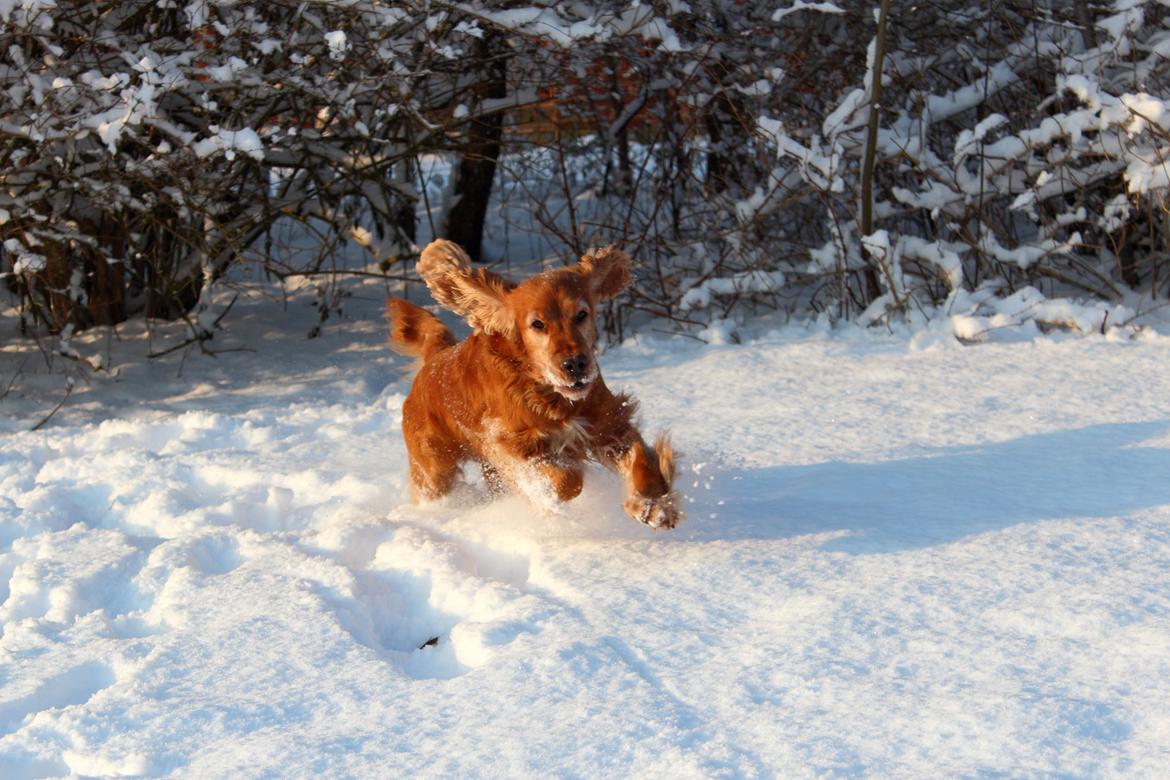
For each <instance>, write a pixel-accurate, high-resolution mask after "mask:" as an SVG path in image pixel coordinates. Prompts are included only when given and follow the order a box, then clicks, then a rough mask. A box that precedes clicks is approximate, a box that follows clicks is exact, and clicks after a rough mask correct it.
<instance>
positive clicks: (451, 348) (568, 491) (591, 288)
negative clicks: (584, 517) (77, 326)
mask: <svg viewBox="0 0 1170 780" xmlns="http://www.w3.org/2000/svg"><path fill="white" fill-rule="evenodd" d="M418 269H419V274H420V275H421V276H422V278H423V280H424V281H425V282H426V283H427V286H428V287H429V288H430V290H431V294H432V295H434V297H435V300H437V301H438V302H439V303H440V304H442V305H444V306H446V307H447V308H449V309H451V310H452V311H454V312H456V313H457V314H460V315H461V316H463V317H465V318H466V319H467V321H468V322H469V323H470V324H471V325H472V327H473V331H472V333H471V335H470V336H468V337H467V339H465V340H464V341H462V342H458V343H457V342H456V341H455V338H454V337H453V336H452V334H451V332H450V331H449V330H447V328H446V327H445V326H444V325H443V324H442V323H441V322H440V321H439V319H438V318H437V317H435V316H434V315H433V314H431V313H429V312H427V311H425V310H423V309H421V308H419V307H418V306H415V305H414V304H411V303H408V302H407V301H404V300H401V299H398V298H391V299H390V300H389V301H388V302H387V315H388V317H389V320H390V336H391V346H392V347H393V348H394V349H395V350H397V351H398V352H401V353H403V354H406V355H411V356H413V357H416V358H419V359H420V360H421V361H422V365H421V367H420V368H419V372H418V374H417V376H416V377H415V380H414V385H413V387H412V388H411V391H410V395H409V396H408V397H407V399H406V402H405V403H404V404H403V407H402V430H403V436H404V438H405V439H406V449H407V453H408V455H409V457H410V476H411V483H412V486H413V488H414V495H415V497H416V499H417V498H438V497H439V496H442V495H445V494H446V493H447V492H448V491H449V490H450V489H451V486H452V484H453V483H454V480H455V477H456V475H457V474H458V472H459V467H460V464H461V463H463V462H464V461H469V460H470V461H477V462H479V463H480V465H481V466H482V467H483V469H484V474H485V477H486V478H487V481H488V484H489V486H490V487H492V488H493V489H499V488H502V487H503V486H505V485H511V486H513V487H519V486H522V483H523V482H524V480H526V479H529V478H530V475H531V474H533V473H535V474H537V475H539V479H541V480H543V481H544V483H545V484H546V485H547V487H548V488H549V489H551V491H552V492H553V493H554V494H555V495H556V496H557V497H558V498H559V499H560V500H561V501H568V500H570V499H572V498H574V497H576V496H577V495H578V494H579V493H580V492H581V486H582V479H583V471H582V466H583V463H584V462H585V461H586V460H587V459H592V460H595V461H597V462H599V463H602V464H604V465H605V466H607V467H609V468H610V469H613V470H614V471H616V472H618V473H619V474H621V475H622V477H623V478H624V481H625V488H626V497H625V500H624V502H623V507H624V508H625V511H626V513H627V514H629V515H630V516H631V517H633V518H634V519H635V520H638V521H639V522H642V523H645V524H646V525H648V526H650V527H652V528H673V527H674V526H675V525H676V524H677V523H678V521H679V520H680V519H681V513H680V511H679V509H678V506H677V499H676V497H675V494H674V491H673V489H672V481H673V478H674V454H673V451H672V449H671V446H670V442H669V440H668V439H667V438H666V437H665V436H662V437H659V439H658V441H657V442H656V443H655V446H654V448H653V449H652V448H651V447H649V446H648V445H647V444H646V442H645V441H643V439H642V436H641V434H639V433H638V430H637V428H635V427H634V423H633V417H634V413H635V411H636V408H637V405H636V403H635V402H633V401H632V400H631V399H630V398H629V397H628V396H626V395H622V394H618V395H614V394H613V393H612V392H610V390H609V388H608V387H606V386H605V382H604V381H603V380H602V378H601V374H600V372H599V371H598V368H597V362H596V347H597V327H596V324H595V319H594V318H595V314H596V311H597V304H598V302H599V301H601V300H604V299H606V298H612V297H613V296H615V295H617V294H618V293H620V292H621V291H622V290H623V289H624V288H625V287H626V286H627V285H628V284H629V282H630V258H629V257H628V256H627V255H626V254H625V253H623V252H620V251H618V250H616V249H613V248H607V249H603V250H601V251H600V252H597V253H596V254H593V255H587V256H586V257H584V258H582V259H581V261H580V262H579V263H578V264H577V265H575V266H572V267H569V268H562V269H558V270H555V271H546V272H544V273H542V274H539V275H537V276H534V277H531V278H529V279H527V280H525V281H524V282H522V283H520V284H518V285H515V284H512V283H510V282H508V281H506V280H504V279H503V278H502V277H500V276H498V275H496V274H494V273H492V272H490V271H487V270H485V269H475V270H473V269H472V268H471V262H470V260H469V259H468V258H467V255H466V254H465V253H464V252H463V250H462V249H460V248H459V246H458V245H456V244H454V243H452V242H450V241H434V242H432V243H431V244H430V245H429V246H427V248H426V249H425V250H423V254H422V257H421V258H420V260H419V264H418Z"/></svg>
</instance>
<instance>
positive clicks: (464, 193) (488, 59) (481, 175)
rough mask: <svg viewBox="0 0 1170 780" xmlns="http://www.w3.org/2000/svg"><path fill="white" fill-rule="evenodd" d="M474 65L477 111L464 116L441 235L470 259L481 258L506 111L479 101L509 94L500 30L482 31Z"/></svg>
mask: <svg viewBox="0 0 1170 780" xmlns="http://www.w3.org/2000/svg"><path fill="white" fill-rule="evenodd" d="M475 58H476V63H475V65H474V66H473V67H475V69H476V70H478V71H479V72H480V74H481V75H482V78H481V79H480V81H479V82H478V83H477V84H476V85H475V86H474V87H473V94H474V96H475V99H474V101H473V106H472V111H473V112H479V115H477V116H473V118H472V119H470V120H468V122H467V141H466V143H465V144H464V146H463V151H462V153H461V154H460V158H459V165H458V166H457V167H456V169H455V181H454V185H453V187H452V195H453V198H452V202H451V206H450V208H449V209H448V210H447V214H446V217H445V218H444V224H443V228H442V232H443V237H444V238H447V239H449V240H451V241H454V242H455V243H457V244H459V245H460V246H462V247H463V248H464V249H465V250H467V254H468V255H470V256H471V259H472V260H474V261H476V262H479V261H481V260H482V259H483V258H482V257H481V250H482V244H483V226H484V219H485V217H486V216H487V209H488V201H489V200H490V199H491V195H492V182H493V180H494V179H495V176H496V161H497V160H499V157H500V139H501V138H502V137H503V132H504V114H503V112H502V111H494V112H491V113H488V114H486V115H484V113H483V109H484V106H483V102H484V100H486V99H491V98H503V97H506V96H507V94H508V85H507V55H506V52H505V50H504V47H503V46H502V45H501V42H500V40H499V38H498V36H493V35H491V34H485V35H484V37H483V39H482V40H481V41H480V42H479V43H478V45H477V46H476V57H475Z"/></svg>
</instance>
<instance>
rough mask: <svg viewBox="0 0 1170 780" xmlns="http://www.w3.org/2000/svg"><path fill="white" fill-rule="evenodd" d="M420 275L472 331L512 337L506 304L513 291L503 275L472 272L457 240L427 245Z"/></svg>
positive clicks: (441, 300) (440, 240) (442, 302)
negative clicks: (467, 323) (509, 293)
mask: <svg viewBox="0 0 1170 780" xmlns="http://www.w3.org/2000/svg"><path fill="white" fill-rule="evenodd" d="M418 273H419V276H421V277H422V278H423V281H424V282H426V284H427V287H428V288H429V289H430V291H431V295H433V296H434V297H435V300H436V301H438V302H439V303H440V304H442V305H443V306H446V307H447V308H448V309H450V310H451V311H453V312H455V313H456V314H458V315H460V316H462V317H465V318H466V319H467V321H468V322H469V323H470V324H471V327H473V328H479V329H480V330H483V331H485V332H487V333H500V334H503V335H509V334H511V333H512V331H513V329H514V327H515V324H514V322H513V320H512V313H511V311H510V310H509V309H508V307H507V305H506V304H505V303H504V295H505V294H506V293H507V292H508V290H509V289H511V285H509V284H508V282H506V281H505V280H504V279H503V278H501V277H500V276H498V275H496V274H493V273H492V272H491V271H488V270H486V269H484V268H478V269H476V270H474V271H473V270H472V269H471V258H469V257H468V256H467V253H466V252H464V251H463V249H462V247H460V246H459V245H458V244H456V243H455V242H454V241H446V240H443V239H439V240H437V241H432V242H431V243H429V244H427V248H426V249H424V250H423V252H422V257H420V258H419V260H418Z"/></svg>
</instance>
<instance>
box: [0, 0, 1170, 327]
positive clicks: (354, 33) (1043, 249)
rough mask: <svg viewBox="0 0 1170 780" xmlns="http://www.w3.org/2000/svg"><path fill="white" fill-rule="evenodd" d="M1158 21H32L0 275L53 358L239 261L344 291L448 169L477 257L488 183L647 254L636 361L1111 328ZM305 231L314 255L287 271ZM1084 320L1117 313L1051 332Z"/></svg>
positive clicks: (21, 38) (1054, 9)
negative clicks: (942, 319) (734, 339)
mask: <svg viewBox="0 0 1170 780" xmlns="http://www.w3.org/2000/svg"><path fill="white" fill-rule="evenodd" d="M1167 18H1170V17H1168V14H1167V10H1166V8H1165V7H1164V0H1109V1H1108V2H1088V0H1077V1H1076V2H1057V1H1056V0H1002V1H1001V2H996V3H948V2H910V0H875V3H873V4H872V5H862V4H856V3H841V2H804V1H803V0H782V2H779V3H775V4H759V3H724V2H717V1H716V0H654V2H613V1H608V0H607V1H606V2H580V3H572V4H562V3H553V2H548V1H546V0H541V1H540V2H531V3H521V2H513V1H511V0H477V1H474V2H460V3H444V2H429V3H426V4H421V5H413V4H409V3H408V4H388V3H383V2H377V1H376V0H351V1H349V2H330V1H328V0H311V1H308V2H271V3H236V2H228V1H227V0H192V1H191V2H188V3H186V4H182V3H175V2H162V3H158V2H140V1H134V0H131V1H130V2H99V3H80V2H67V1H65V0H62V1H61V2H57V3H43V2H33V0H8V2H2V3H0V19H2V20H3V25H4V26H3V29H2V31H0V152H2V153H3V155H4V161H5V165H4V166H3V168H2V169H0V179H2V180H3V187H0V241H2V246H3V249H2V250H0V272H4V273H6V277H7V279H8V281H9V283H10V285H13V286H14V287H15V288H16V289H18V290H19V291H20V292H21V294H22V295H23V296H24V307H25V311H26V312H28V313H30V314H32V315H33V316H34V317H35V318H37V319H39V320H41V321H43V322H45V323H48V324H49V325H50V326H51V327H53V328H54V329H58V330H59V329H62V328H65V327H66V326H73V327H80V326H85V325H87V324H91V323H95V322H96V323H103V322H116V321H118V320H119V319H121V318H123V317H125V316H127V315H128V314H131V313H133V312H135V311H143V312H145V313H146V314H147V315H149V316H176V315H180V314H182V315H184V316H185V315H186V314H187V313H189V312H190V311H191V310H192V308H194V309H195V310H196V312H198V309H199V307H200V305H201V304H200V296H201V293H202V294H203V295H206V290H207V289H208V288H209V286H211V285H212V284H214V283H216V282H217V281H218V280H219V279H221V278H222V276H223V273H224V270H225V269H226V268H227V267H228V266H230V265H231V264H232V263H235V262H240V261H255V262H260V263H263V264H264V265H265V267H267V268H268V269H269V270H271V271H275V272H277V273H280V274H287V273H302V274H305V273H307V274H318V273H326V272H328V271H329V270H330V268H329V260H330V258H331V257H332V256H333V255H334V254H335V251H336V249H337V247H338V244H339V242H344V241H356V242H358V243H359V244H361V245H363V246H365V247H367V248H368V249H369V251H370V252H371V255H372V256H373V257H375V258H378V259H382V260H384V261H386V264H385V265H386V267H389V264H390V262H392V261H393V260H394V259H395V258H396V257H399V256H403V255H406V254H408V253H409V252H410V251H412V250H413V246H412V245H413V240H414V237H415V221H416V214H417V213H418V206H419V199H420V198H422V197H423V195H420V193H423V194H425V193H426V188H422V189H420V188H418V187H417V186H416V181H417V179H418V177H419V175H420V172H421V167H420V165H419V158H420V156H421V155H423V154H432V153H441V154H448V155H450V156H451V157H452V159H453V160H457V161H458V165H456V166H455V167H454V171H455V173H454V174H453V181H452V182H451V183H450V184H451V186H450V187H448V193H447V194H448V197H446V198H444V199H442V203H441V205H440V208H441V209H443V210H445V214H442V213H440V214H436V215H433V217H432V218H431V221H432V223H433V224H434V225H435V226H436V229H437V230H438V231H439V232H441V233H443V232H452V231H455V230H456V229H460V230H462V231H463V233H466V236H467V237H466V238H461V240H464V241H465V242H467V243H468V244H469V245H471V246H473V247H474V245H475V244H477V243H478V240H479V232H480V230H481V225H482V222H483V208H484V207H485V205H486V193H487V192H488V189H487V188H486V187H485V181H486V183H487V185H489V186H490V185H491V184H492V180H493V178H494V192H495V197H496V198H497V202H498V203H499V204H501V206H502V208H503V211H502V213H504V214H506V215H508V218H509V219H512V220H522V221H523V224H522V225H517V226H516V227H518V228H520V229H523V230H530V231H534V232H535V233H538V234H539V241H540V245H541V246H543V247H545V248H547V249H549V250H551V251H556V252H562V253H563V254H564V255H566V256H569V255H572V254H576V253H579V252H581V251H583V250H584V249H585V248H586V247H588V246H590V245H595V244H600V243H605V242H610V241H616V242H619V243H621V244H622V245H623V246H625V247H626V248H627V249H628V250H630V251H632V252H633V253H635V254H636V255H637V256H638V257H639V259H640V260H641V267H642V270H641V274H640V276H639V278H638V282H637V284H636V286H635V288H634V290H633V291H632V293H631V295H630V296H629V297H627V298H625V299H623V301H622V303H621V304H620V305H618V306H616V307H614V308H613V309H612V310H611V311H610V312H609V313H608V324H609V325H610V327H611V331H612V332H613V333H615V334H619V335H620V334H621V333H622V332H623V331H624V329H625V328H626V327H627V326H628V324H629V323H630V321H631V320H632V318H634V317H637V316H643V315H644V314H649V315H654V316H664V317H668V318H670V319H672V320H674V321H676V322H678V323H682V324H688V323H689V324H706V323H709V322H711V321H713V320H721V319H724V318H727V317H730V316H733V315H734V314H735V313H736V312H741V311H751V310H759V309H761V308H764V309H783V310H788V311H827V312H829V313H830V314H831V315H832V316H834V317H843V318H851V319H852V318H856V319H860V320H861V321H862V322H867V323H873V322H882V321H885V320H887V319H888V318H891V317H904V316H910V317H918V316H922V315H923V314H926V315H933V314H936V313H938V312H943V313H945V314H946V315H948V316H951V317H954V318H955V321H956V323H958V322H960V321H961V322H964V323H966V325H964V326H962V329H963V331H964V332H963V334H961V335H965V336H971V337H975V336H977V335H978V333H979V332H980V330H981V328H983V327H984V326H986V325H995V324H999V323H1002V322H1005V321H1018V320H1022V319H1028V318H1033V319H1039V320H1042V321H1045V322H1049V323H1053V324H1061V325H1068V326H1073V327H1077V328H1080V329H1085V328H1086V327H1094V328H1095V327H1102V326H1103V325H1104V324H1105V319H1106V318H1107V317H1111V318H1112V319H1110V320H1109V322H1110V323H1117V322H1119V321H1124V320H1125V319H1126V318H1127V317H1130V316H1132V314H1133V309H1134V308H1135V307H1137V306H1139V305H1146V304H1145V303H1144V301H1143V299H1142V298H1141V297H1140V296H1147V297H1161V296H1164V295H1165V294H1166V293H1167V285H1168V284H1170V281H1168V278H1170V266H1167V265H1166V264H1165V263H1164V262H1163V261H1162V258H1164V257H1165V256H1166V250H1167V248H1168V247H1167V243H1168V242H1170V227H1168V226H1170V218H1168V217H1167V215H1166V212H1165V210H1164V200H1165V193H1166V192H1167V189H1168V188H1170V175H1168V174H1167V173H1166V170H1165V169H1164V167H1163V164H1162V162H1163V158H1164V156H1165V154H1166V153H1167V150H1168V149H1170V146H1168V139H1167V130H1168V128H1170V114H1168V113H1167V111H1166V107H1165V104H1164V103H1163V100H1162V97H1164V96H1168V94H1170V93H1168V90H1167V87H1168V84H1167V77H1168V76H1170V65H1168V64H1167V55H1168V54H1170V32H1168V31H1167V29H1166V25H1165V24H1164V22H1165V21H1166V20H1167ZM875 73H880V78H875V75H874V74H875ZM875 98H876V99H875ZM497 163H498V164H497ZM434 205H438V204H433V203H429V202H428V203H427V204H426V205H425V210H426V211H427V212H429V211H430V209H431V206H434ZM288 219H295V220H300V221H301V223H302V224H303V225H304V227H305V228H306V230H308V231H310V232H315V233H316V234H317V235H318V236H319V239H320V240H319V242H317V243H318V244H319V246H318V251H317V252H316V253H315V254H312V255H311V257H309V259H305V257H304V256H303V255H298V258H299V259H298V261H297V264H296V266H295V267H287V266H285V267H276V264H275V262H274V260H273V258H274V257H275V256H276V255H277V254H278V253H274V252H270V251H269V250H270V249H271V246H272V241H273V240H274V239H273V236H274V233H275V227H276V226H279V225H285V224H287V222H286V220H288ZM468 225H470V226H471V227H470V229H467V226H468ZM461 235H462V234H461ZM1131 293H1136V296H1135V295H1132V294H1131ZM1076 296H1083V297H1090V298H1093V299H1096V300H1097V301H1099V302H1101V303H1099V304H1098V305H1096V308H1094V309H1093V310H1092V311H1093V312H1096V314H1092V316H1089V315H1085V314H1084V311H1085V310H1084V309H1076V310H1075V311H1076V312H1080V314H1078V315H1077V316H1071V315H1069V316H1058V313H1059V312H1061V311H1064V312H1066V314H1067V312H1069V311H1073V310H1072V309H1069V308H1068V307H1067V306H1066V307H1063V308H1062V307H1061V306H1054V305H1048V304H1049V303H1051V302H1052V300H1053V299H1067V298H1072V297H1076ZM1122 304H1124V306H1123V305H1122ZM1125 306H1128V307H1129V308H1128V309H1127V308H1125ZM199 321H200V318H199V317H195V318H194V325H195V326H196V327H202V325H200V322H199Z"/></svg>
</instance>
